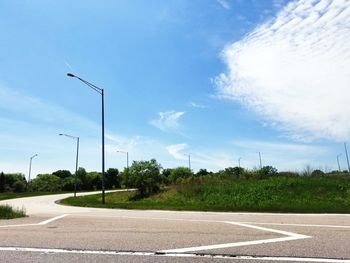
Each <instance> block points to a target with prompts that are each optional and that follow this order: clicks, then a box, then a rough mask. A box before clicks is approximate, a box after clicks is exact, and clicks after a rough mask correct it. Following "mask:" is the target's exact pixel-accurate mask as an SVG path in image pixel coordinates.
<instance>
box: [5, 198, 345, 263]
mask: <svg viewBox="0 0 350 263" xmlns="http://www.w3.org/2000/svg"><path fill="white" fill-rule="evenodd" d="M67 196H69V194H62V195H50V196H38V197H28V198H19V199H12V200H7V201H0V204H4V203H8V204H10V205H12V206H15V207H24V208H25V209H26V212H27V214H28V215H29V217H26V218H21V219H13V220H0V262H11V263H14V262H339V263H340V262H349V263H350V215H348V214H344V215H338V214H274V213H214V212H175V211H149V210H148V211H141V210H121V209H99V208H82V207H69V206H62V205H59V204H57V203H56V201H58V200H60V199H62V198H65V197H67Z"/></svg>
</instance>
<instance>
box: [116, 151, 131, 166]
mask: <svg viewBox="0 0 350 263" xmlns="http://www.w3.org/2000/svg"><path fill="white" fill-rule="evenodd" d="M117 153H124V154H126V168H129V152H126V151H117Z"/></svg>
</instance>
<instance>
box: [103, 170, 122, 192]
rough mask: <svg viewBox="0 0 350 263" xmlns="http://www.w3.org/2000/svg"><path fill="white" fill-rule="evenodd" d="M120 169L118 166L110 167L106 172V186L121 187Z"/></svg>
mask: <svg viewBox="0 0 350 263" xmlns="http://www.w3.org/2000/svg"><path fill="white" fill-rule="evenodd" d="M118 175H119V170H118V169H116V168H109V169H108V170H107V172H106V173H105V179H106V181H105V186H106V188H107V189H112V188H120V182H119V176H118Z"/></svg>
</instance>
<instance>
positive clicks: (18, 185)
mask: <svg viewBox="0 0 350 263" xmlns="http://www.w3.org/2000/svg"><path fill="white" fill-rule="evenodd" d="M25 189H26V184H25V183H24V182H23V181H16V182H15V183H14V184H13V191H14V192H16V193H22V192H24V190H25Z"/></svg>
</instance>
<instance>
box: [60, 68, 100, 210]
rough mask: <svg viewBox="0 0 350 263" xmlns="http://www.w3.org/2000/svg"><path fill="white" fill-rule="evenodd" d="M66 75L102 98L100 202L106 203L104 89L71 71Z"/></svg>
mask: <svg viewBox="0 0 350 263" xmlns="http://www.w3.org/2000/svg"><path fill="white" fill-rule="evenodd" d="M67 76H68V77H71V78H76V79H78V80H80V81H81V82H83V83H84V84H85V85H87V86H89V87H90V88H91V89H93V90H94V91H96V92H97V93H98V94H100V95H101V99H102V104H101V106H102V204H105V203H106V198H105V113H104V90H103V89H101V88H99V87H97V86H95V85H94V84H91V83H90V82H88V81H86V80H84V79H82V78H80V77H78V76H75V75H74V74H72V73H67Z"/></svg>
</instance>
